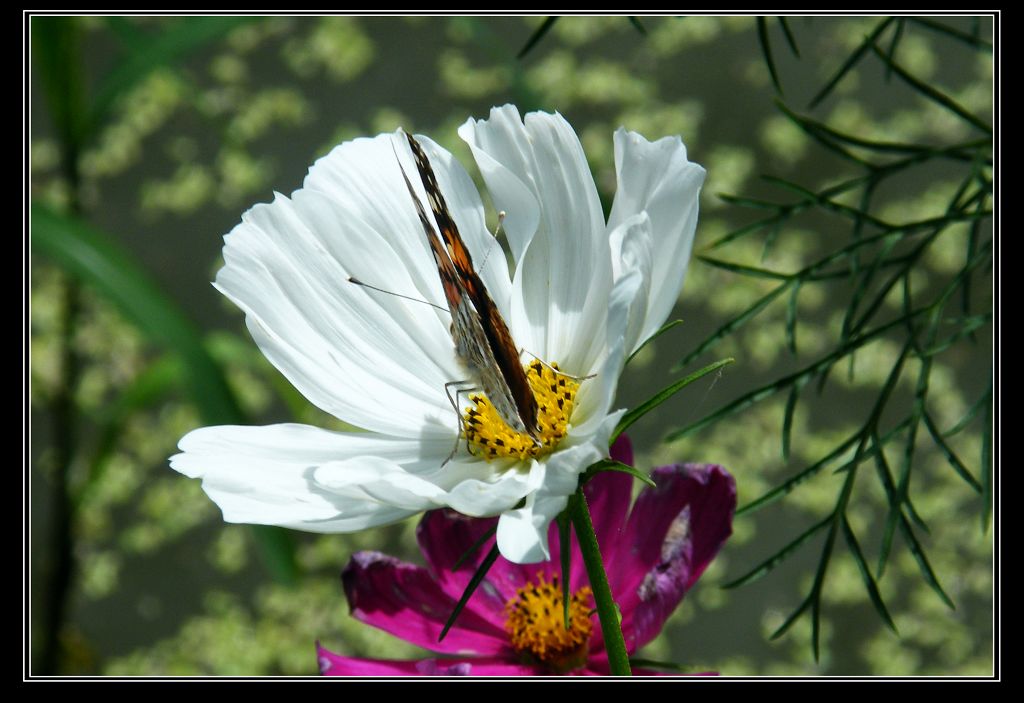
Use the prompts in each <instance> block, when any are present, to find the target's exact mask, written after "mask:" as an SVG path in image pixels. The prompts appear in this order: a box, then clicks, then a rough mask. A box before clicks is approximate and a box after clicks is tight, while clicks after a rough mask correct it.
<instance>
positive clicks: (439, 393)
mask: <svg viewBox="0 0 1024 703" xmlns="http://www.w3.org/2000/svg"><path fill="white" fill-rule="evenodd" d="M422 143H423V146H424V149H425V151H426V152H427V154H428V156H429V157H430V160H431V163H432V166H433V168H434V172H435V174H436V176H437V179H438V183H439V185H440V187H441V189H442V191H443V192H444V194H445V197H446V200H447V203H448V206H449V210H450V211H451V213H452V215H453V217H454V218H455V221H456V223H457V225H458V227H459V229H460V232H461V233H462V235H463V238H464V239H465V241H466V243H467V246H468V247H469V249H470V251H471V253H472V254H473V255H474V259H475V262H477V263H478V265H479V264H483V266H482V268H481V269H480V274H481V277H482V278H483V279H484V281H485V284H486V285H487V287H488V290H489V292H490V293H491V296H492V297H493V298H494V300H495V303H496V304H497V305H498V308H499V310H501V311H502V312H503V313H504V314H506V315H507V314H509V296H510V291H511V281H510V279H509V277H508V270H507V268H506V266H505V265H504V257H503V256H502V255H501V252H500V247H499V246H498V245H497V243H496V242H495V240H494V238H493V237H491V236H490V235H489V234H488V233H487V231H486V229H485V226H484V218H483V205H482V203H481V201H480V197H479V194H478V193H477V192H476V189H475V188H474V187H473V184H472V181H471V179H470V178H469V176H468V174H466V172H465V170H464V169H463V168H462V167H461V166H460V165H459V164H458V163H457V162H456V161H455V160H454V159H453V158H452V156H451V154H449V153H448V152H447V151H445V150H444V149H442V148H440V147H439V146H437V145H436V144H435V143H434V142H432V141H430V140H429V139H426V138H423V139H422ZM408 151H409V150H408V145H407V144H406V142H405V138H404V136H402V135H401V134H399V135H381V136H379V137H377V138H375V139H361V140H356V141H353V142H348V143H346V144H343V145H341V146H339V147H337V148H336V149H334V150H333V151H332V152H331V154H329V155H328V156H326V157H324V158H323V159H320V160H319V161H318V162H317V163H316V164H315V165H314V166H313V168H312V169H311V170H310V173H309V175H308V177H307V178H306V182H305V187H304V188H303V189H301V190H299V191H296V193H295V194H294V195H293V199H292V200H289V199H288V198H285V197H283V196H278V197H277V198H276V199H275V201H274V203H273V204H271V205H259V206H256V207H255V208H253V209H252V210H250V211H249V212H247V213H246V214H245V216H244V217H243V222H242V224H240V225H239V226H238V227H236V228H235V230H234V231H233V232H232V233H231V234H230V235H229V236H228V237H227V238H226V240H225V241H226V246H225V253H224V254H225V260H226V265H225V268H224V269H223V270H222V271H221V272H220V273H219V274H218V277H217V286H218V288H219V289H220V290H221V291H222V292H224V293H225V294H226V295H227V296H228V297H230V298H231V299H232V300H233V301H235V303H236V304H238V305H239V307H241V308H242V309H243V310H244V311H245V312H246V313H247V323H248V325H249V329H250V331H251V332H252V334H253V336H254V337H255V338H256V341H257V343H258V344H260V346H261V349H262V350H263V352H264V354H265V355H266V356H267V358H268V359H270V361H271V362H272V363H273V364H274V365H275V366H277V368H278V369H280V370H281V372H282V373H284V374H285V376H286V377H287V378H288V379H289V380H290V381H291V382H292V383H293V384H294V385H295V386H296V388H298V389H299V391H300V392H302V393H303V395H305V396H306V397H307V398H308V399H309V400H310V401H312V402H313V403H315V404H316V405H317V406H319V407H320V408H322V409H324V410H326V411H327V412H330V413H332V414H334V415H335V416H337V417H339V418H341V419H343V420H345V421H347V422H349V423H352V424H354V425H357V426H359V427H363V428H365V429H370V430H373V431H378V432H384V433H388V434H395V435H402V436H413V435H416V434H418V433H420V432H421V431H422V429H423V427H424V426H427V427H429V428H430V432H431V433H448V434H451V433H454V432H455V430H456V428H457V420H456V418H455V416H454V413H453V412H452V410H451V406H450V403H449V401H448V399H447V397H446V395H445V392H444V384H445V383H447V382H449V381H455V380H463V379H464V378H465V371H464V370H463V369H462V368H461V367H460V366H459V365H458V364H457V362H456V358H455V354H454V345H453V342H452V339H451V335H450V333H449V331H448V326H449V324H450V321H451V317H450V315H449V314H448V313H447V311H446V308H447V305H446V304H445V299H444V296H443V293H442V291H441V283H440V278H439V276H438V272H437V269H436V266H435V265H434V262H433V257H432V255H431V254H430V250H429V247H428V245H427V240H426V236H425V235H424V233H423V230H422V227H421V225H420V223H419V220H418V218H417V217H416V214H415V208H414V205H413V203H412V201H411V198H410V197H409V194H408V191H407V189H406V187H405V182H404V180H403V179H402V175H401V170H400V169H399V162H400V160H401V162H402V163H403V164H404V167H405V169H406V171H407V172H408V173H409V174H410V180H411V181H413V182H414V187H415V188H416V190H417V191H418V192H419V193H420V197H421V198H423V195H422V185H421V184H420V183H419V179H418V178H417V177H416V171H415V166H414V164H413V162H412V159H411V157H410V155H409V153H408ZM350 276H352V277H355V278H358V279H359V280H361V281H363V282H365V283H368V284H371V285H374V286H377V287H379V288H383V289H384V290H387V291H390V292H393V293H396V294H398V295H388V294H387V293H381V292H377V291H372V290H370V289H367V288H364V287H361V286H356V285H354V284H352V283H350V282H349V281H348V278H349V277H350ZM402 295H404V296H408V297H410V298H413V299H419V300H426V301H430V302H433V303H435V304H439V305H440V306H441V307H442V308H445V310H443V311H436V310H432V309H430V308H429V307H427V306H426V305H424V304H423V303H418V302H414V301H410V300H406V299H403V298H401V297H399V296H402Z"/></svg>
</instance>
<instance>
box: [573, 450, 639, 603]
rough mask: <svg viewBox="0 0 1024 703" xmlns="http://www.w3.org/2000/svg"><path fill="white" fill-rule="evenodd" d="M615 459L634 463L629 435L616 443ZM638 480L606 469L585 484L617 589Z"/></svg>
mask: <svg viewBox="0 0 1024 703" xmlns="http://www.w3.org/2000/svg"><path fill="white" fill-rule="evenodd" d="M611 458H612V459H615V460H616V461H621V462H622V463H623V464H627V465H629V466H632V465H633V445H632V443H631V442H630V441H629V437H627V436H626V435H619V437H618V439H616V440H615V442H614V443H613V444H612V447H611ZM634 480H636V479H634V478H633V477H632V476H630V475H629V474H625V473H622V472H621V471H604V472H602V473H600V474H598V475H597V476H595V477H594V478H593V479H592V480H591V481H589V482H588V483H587V485H586V486H584V487H583V492H584V494H586V496H587V505H588V506H589V507H590V518H591V520H592V521H593V523H594V531H595V532H596V534H597V544H598V546H600V548H601V558H602V559H603V560H604V563H605V566H606V571H607V572H608V578H609V579H610V583H611V585H612V588H613V592H614V588H615V585H616V584H615V579H614V575H615V569H614V564H615V561H616V558H615V557H616V554H617V553H618V550H619V546H620V545H623V544H625V542H624V541H623V530H624V528H625V525H626V516H627V515H628V514H629V502H630V499H631V498H632V496H633V481H634ZM575 543H576V540H575V534H574V535H573V544H574V545H575ZM578 550H579V547H575V550H574V553H573V567H574V568H573V571H574V572H575V571H576V569H577V568H578V569H579V570H580V573H581V574H582V573H585V569H584V567H583V559H582V557H581V556H580V555H579V551H578ZM586 582H587V581H586V577H584V578H583V580H581V583H586Z"/></svg>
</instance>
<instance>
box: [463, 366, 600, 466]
mask: <svg viewBox="0 0 1024 703" xmlns="http://www.w3.org/2000/svg"><path fill="white" fill-rule="evenodd" d="M523 368H524V370H525V371H526V378H527V380H529V382H530V386H531V387H532V388H533V395H534V398H536V399H537V424H538V425H539V426H540V432H539V435H540V436H539V439H540V441H541V445H540V446H537V444H536V442H534V441H533V439H532V438H531V437H530V436H529V435H527V434H523V433H522V432H516V431H515V430H513V429H512V428H511V427H509V426H508V425H506V424H505V421H504V420H502V419H501V415H499V414H498V411H497V410H495V409H494V406H493V405H492V404H491V402H490V401H489V400H487V396H484V395H479V394H474V395H471V396H469V399H470V400H471V401H472V402H473V406H474V407H471V408H468V409H467V410H466V411H465V416H464V419H465V422H464V423H463V426H464V427H465V432H466V440H467V442H468V443H469V445H470V451H472V452H473V453H474V454H477V455H479V456H482V457H484V458H485V459H488V460H490V459H495V458H497V457H514V458H516V459H528V458H534V457H538V456H543V455H544V454H548V453H549V452H551V451H552V450H553V449H554V448H555V446H557V445H558V443H559V442H560V441H562V438H564V437H565V434H566V432H567V431H568V429H569V418H570V417H571V416H572V406H573V404H574V403H575V401H576V391H577V390H579V387H580V384H579V381H575V380H573V379H572V378H570V377H569V376H564V375H562V374H560V373H558V364H551V366H550V367H548V366H546V365H544V364H542V363H541V362H539V361H534V362H532V363H530V364H528V365H526V366H524V367H523Z"/></svg>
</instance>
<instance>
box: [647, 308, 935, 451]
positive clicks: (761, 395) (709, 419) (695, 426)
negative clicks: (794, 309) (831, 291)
mask: <svg viewBox="0 0 1024 703" xmlns="http://www.w3.org/2000/svg"><path fill="white" fill-rule="evenodd" d="M921 312H922V311H920V310H916V311H914V312H913V313H912V315H914V316H916V315H918V314H920V313H921ZM903 323H904V319H903V318H902V317H899V318H896V319H895V320H892V321H890V322H887V323H886V324H884V325H880V326H878V327H876V328H874V329H873V330H871V331H870V332H865V333H863V334H861V335H859V336H858V337H856V338H855V339H851V340H850V341H849V342H848V343H847V344H846V345H845V346H842V347H840V348H838V349H835V350H833V351H831V352H829V353H828V354H826V355H825V356H823V357H822V358H820V359H818V360H817V361H815V362H814V363H812V364H809V365H807V366H805V367H804V368H802V369H800V370H798V371H795V372H793V373H791V374H789V375H788V376H784V377H782V378H780V379H778V380H777V381H773V382H772V383H768V384H765V385H763V386H761V387H760V388H756V389H755V390H752V391H750V392H749V393H746V394H744V395H742V396H740V397H739V398H737V399H736V400H734V401H732V402H731V403H728V404H727V405H725V406H723V407H721V408H719V409H718V410H716V411H714V412H713V413H711V414H710V415H705V416H704V417H703V418H701V419H700V420H697V421H696V422H692V423H690V424H689V425H686V426H685V427H683V428H681V429H678V430H676V431H674V432H671V433H670V434H669V435H668V437H666V439H665V441H666V442H674V441H676V440H678V439H680V438H682V437H685V436H686V435H688V434H692V433H693V432H696V431H697V430H699V429H702V428H704V427H706V426H707V425H710V424H712V423H714V422H717V421H719V420H721V419H722V418H724V417H728V416H729V415H733V414H735V413H738V412H740V411H742V410H745V409H747V408H748V407H750V406H751V405H754V404H755V403H758V402H760V401H762V400H764V399H765V398H769V397H771V396H773V395H775V394H776V393H778V392H779V391H781V390H783V389H785V388H788V387H789V386H790V385H792V384H793V383H796V382H797V381H801V380H804V379H807V378H808V377H811V376H814V375H816V374H817V373H819V372H820V371H823V370H824V369H825V368H826V367H828V366H831V365H832V364H834V363H835V362H836V361H837V360H838V359H840V358H842V357H844V356H846V355H847V354H849V353H851V352H853V351H854V350H856V349H859V348H860V347H862V346H864V345H866V344H869V343H870V342H872V341H874V340H875V339H877V338H878V337H880V336H882V335H884V334H885V333H886V332H888V331H890V330H891V329H893V328H894V327H897V326H900V325H902V324H903Z"/></svg>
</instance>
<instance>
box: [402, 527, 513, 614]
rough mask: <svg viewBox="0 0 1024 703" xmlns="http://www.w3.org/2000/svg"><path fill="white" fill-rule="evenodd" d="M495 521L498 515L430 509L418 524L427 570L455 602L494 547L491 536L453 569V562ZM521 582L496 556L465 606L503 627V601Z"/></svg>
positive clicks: (417, 532)
mask: <svg viewBox="0 0 1024 703" xmlns="http://www.w3.org/2000/svg"><path fill="white" fill-rule="evenodd" d="M497 522H498V520H497V518H486V519H484V518H471V517H466V516H465V515H461V514H459V513H457V512H455V511H454V510H432V511H430V512H428V513H427V514H426V515H424V516H423V519H422V520H420V524H419V525H417V527H416V539H417V541H418V542H419V545H420V551H421V552H423V558H424V559H426V561H427V569H428V570H429V571H430V573H431V575H432V576H434V578H436V579H437V582H438V585H439V586H440V587H441V590H443V591H444V592H445V593H447V594H448V595H449V596H451V597H452V598H454V599H455V600H456V601H458V600H459V598H461V597H462V594H463V592H464V591H465V590H466V587H467V586H468V585H469V582H470V580H471V579H472V578H473V574H474V573H476V569H477V567H478V566H479V565H480V562H482V561H483V560H484V558H485V557H486V556H487V553H488V552H489V551H490V550H491V547H493V546H494V537H493V536H492V537H490V538H489V539H487V540H486V541H485V542H484V543H483V544H481V545H480V546H479V547H477V548H476V549H475V550H474V551H473V552H472V553H470V555H469V556H468V557H467V558H466V559H465V561H463V562H462V563H461V564H460V565H459V568H458V569H457V570H453V569H455V565H456V564H457V563H458V562H459V560H460V559H462V558H463V556H464V555H466V554H467V553H468V552H469V550H470V548H472V546H473V545H474V544H476V543H477V541H478V540H479V539H480V538H482V537H483V536H484V535H485V534H487V531H488V530H489V529H490V528H491V527H493V526H494V525H496V524H497ZM520 585H522V583H521V576H520V574H519V573H518V570H517V569H516V568H515V567H514V566H510V565H509V563H508V562H507V561H506V560H505V559H502V558H501V557H499V558H498V560H497V561H496V562H495V564H494V565H493V566H492V567H491V569H490V571H488V572H487V577H486V578H485V579H484V580H483V582H481V583H480V585H479V586H478V587H477V590H476V592H475V593H474V594H473V597H472V598H471V599H470V601H469V604H468V607H470V608H471V609H472V610H473V611H474V612H476V613H477V614H478V615H480V616H481V617H483V618H485V619H486V620H488V621H490V622H491V623H492V624H493V625H495V626H496V627H498V628H500V629H503V628H504V624H505V603H507V602H508V600H509V599H510V598H511V597H512V596H514V595H515V592H516V588H518V587H519V586H520Z"/></svg>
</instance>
